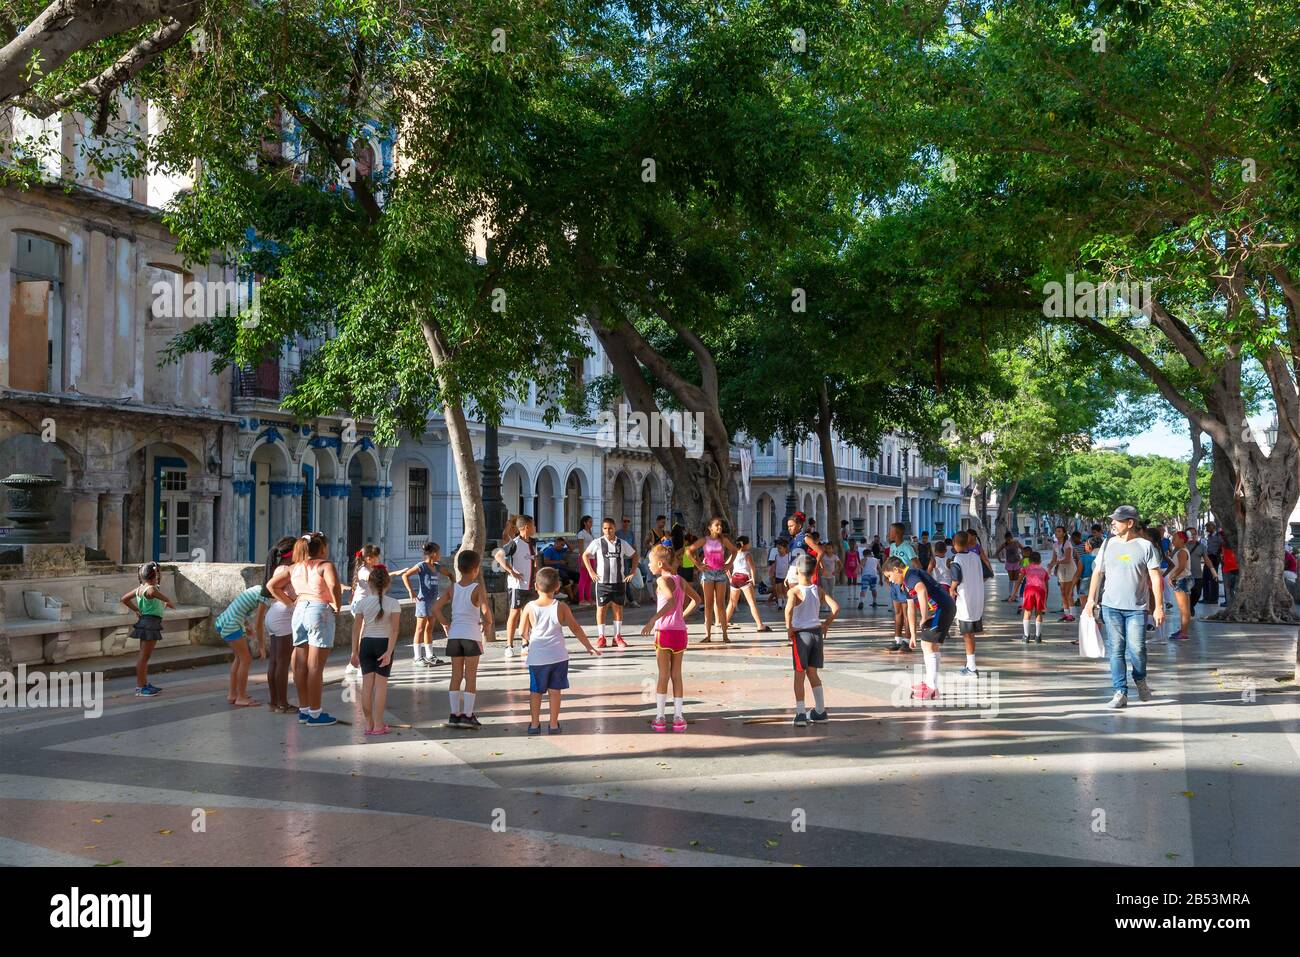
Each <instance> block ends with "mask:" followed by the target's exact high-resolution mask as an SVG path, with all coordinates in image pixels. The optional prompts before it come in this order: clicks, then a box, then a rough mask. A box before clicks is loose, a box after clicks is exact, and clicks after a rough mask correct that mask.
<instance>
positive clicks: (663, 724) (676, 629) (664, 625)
mask: <svg viewBox="0 0 1300 957" xmlns="http://www.w3.org/2000/svg"><path fill="white" fill-rule="evenodd" d="M649 562H650V573H651V574H652V575H654V576H655V597H656V598H657V600H658V610H657V611H656V613H655V616H654V617H653V618H651V619H650V620H649V621H647V622H646V623H645V627H644V628H642V629H641V634H642V635H648V634H650V631H651V630H652V629H653V630H654V633H655V658H656V660H657V661H658V663H659V682H658V684H657V685H656V687H655V720H654V723H653V724H652V725H651V727H652V728H653V729H654V730H655V731H657V732H662V731H667V730H668V722H667V721H666V720H665V718H664V710H665V707H666V706H667V703H668V680H669V678H671V679H672V682H673V730H674V731H676V732H679V733H680V732H682V731H685V730H686V717H685V716H684V715H683V714H682V702H683V700H684V697H685V695H684V692H683V691H682V657H683V655H684V653H685V651H686V616H687V615H689V614H690V613H691V612H692V611H694V610H695V608H696V606H698V605H699V604H700V596H699V595H698V594H697V593H696V591H695V589H693V588H692V587H691V586H690V585H689V584H687V582H686V581H684V580H683V579H682V577H681V576H680V575H677V574H675V573H674V568H673V551H672V549H671V548H667V547H665V546H663V545H656V546H655V547H654V548H652V549H650V556H649ZM687 599H690V604H689V605H686V608H685V610H684V611H683V609H682V605H683V604H684V603H685V602H686V600H687Z"/></svg>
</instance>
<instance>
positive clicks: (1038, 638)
mask: <svg viewBox="0 0 1300 957" xmlns="http://www.w3.org/2000/svg"><path fill="white" fill-rule="evenodd" d="M1034 641H1035V642H1037V643H1038V644H1040V645H1041V644H1042V643H1043V636H1042V635H1038V636H1037V637H1035V638H1034Z"/></svg>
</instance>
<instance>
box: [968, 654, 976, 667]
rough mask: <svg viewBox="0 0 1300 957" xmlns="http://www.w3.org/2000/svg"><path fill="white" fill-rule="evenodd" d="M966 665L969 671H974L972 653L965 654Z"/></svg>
mask: <svg viewBox="0 0 1300 957" xmlns="http://www.w3.org/2000/svg"><path fill="white" fill-rule="evenodd" d="M966 667H967V668H969V669H970V670H971V671H974V670H975V656H974V655H967V656H966Z"/></svg>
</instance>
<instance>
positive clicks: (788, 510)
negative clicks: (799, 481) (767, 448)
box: [785, 442, 799, 518]
mask: <svg viewBox="0 0 1300 957" xmlns="http://www.w3.org/2000/svg"><path fill="white" fill-rule="evenodd" d="M789 455H790V457H789V459H788V460H787V462H786V466H787V468H788V470H789V473H790V474H789V476H788V477H787V479H786V483H787V484H786V490H785V517H786V518H789V517H790V516H791V515H793V514H794V513H795V512H796V511H798V509H799V503H798V501H797V499H796V498H795V490H794V481H795V476H794V443H793V442H791V443H790V450H789Z"/></svg>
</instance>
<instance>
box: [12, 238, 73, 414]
mask: <svg viewBox="0 0 1300 957" xmlns="http://www.w3.org/2000/svg"><path fill="white" fill-rule="evenodd" d="M14 242H15V245H16V246H17V249H16V250H15V255H14V257H13V268H12V269H11V270H10V273H9V274H10V277H11V278H10V310H9V385H10V387H11V388H14V389H25V390H28V391H32V392H58V391H60V390H62V389H63V388H65V387H66V386H67V382H66V381H65V371H64V348H65V341H64V340H65V328H64V299H63V296H64V290H63V250H64V247H63V245H62V244H61V243H57V242H55V241H54V240H52V239H48V238H46V237H45V236H40V235H37V234H36V233H22V232H15V233H14Z"/></svg>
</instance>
